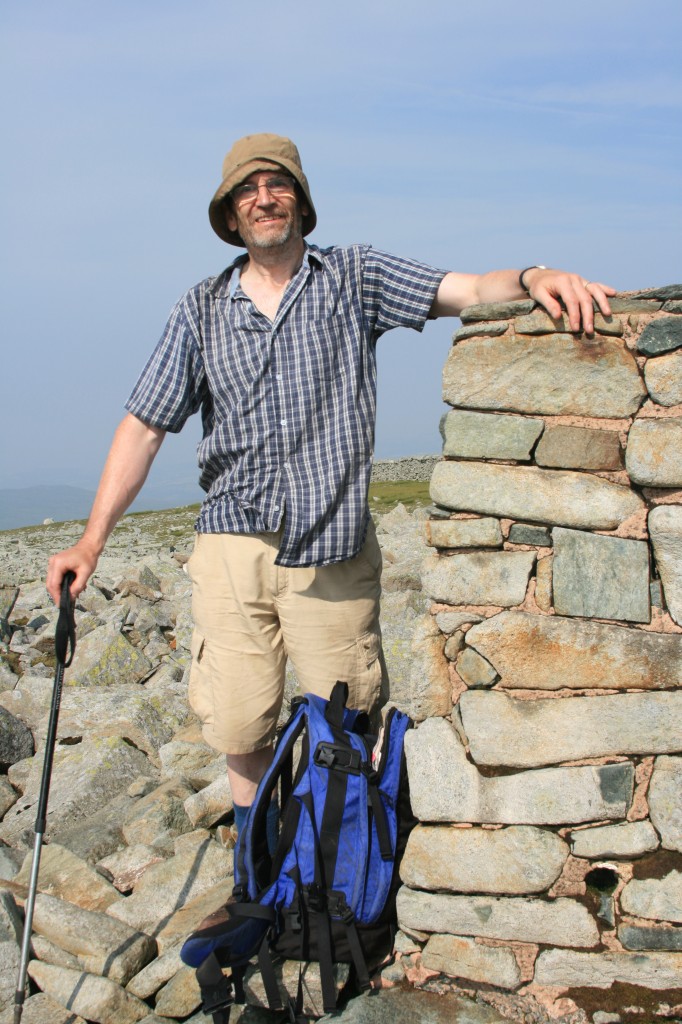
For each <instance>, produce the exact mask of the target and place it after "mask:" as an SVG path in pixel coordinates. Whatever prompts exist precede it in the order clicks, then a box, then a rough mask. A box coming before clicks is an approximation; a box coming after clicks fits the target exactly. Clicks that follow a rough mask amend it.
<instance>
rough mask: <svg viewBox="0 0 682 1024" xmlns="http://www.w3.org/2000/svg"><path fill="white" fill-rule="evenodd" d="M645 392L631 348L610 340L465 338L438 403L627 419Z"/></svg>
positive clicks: (445, 373)
mask: <svg viewBox="0 0 682 1024" xmlns="http://www.w3.org/2000/svg"><path fill="white" fill-rule="evenodd" d="M645 396H646V389H645V387H644V384H643V382H642V379H641V377H640V375H639V370H638V368H637V363H636V362H635V359H634V357H633V355H632V353H631V352H629V351H628V349H627V348H626V347H625V346H624V345H623V343H622V342H621V341H617V340H615V339H611V338H602V337H596V338H594V339H591V340H587V339H585V338H584V337H575V336H573V335H572V334H553V335H551V336H549V337H542V338H537V337H528V336H526V335H520V334H517V335H515V336H514V337H504V338H468V339H466V340H464V341H461V342H459V343H458V344H457V345H454V346H453V347H452V348H451V349H450V354H449V355H448V358H447V361H446V363H445V368H444V370H443V398H444V400H445V401H446V402H448V403H449V404H450V405H454V406H464V407H466V408H470V409H490V410H496V411H497V410H505V411H509V412H520V413H530V414H531V415H532V414H538V415H543V414H546V415H550V416H561V415H563V416H567V415H568V416H593V415H594V410H595V409H598V410H599V414H600V416H603V417H614V418H616V417H625V416H632V415H633V414H634V413H635V412H637V410H638V409H639V407H640V405H641V404H642V401H643V399H644V398H645Z"/></svg>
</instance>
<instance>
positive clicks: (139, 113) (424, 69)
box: [0, 0, 682, 498]
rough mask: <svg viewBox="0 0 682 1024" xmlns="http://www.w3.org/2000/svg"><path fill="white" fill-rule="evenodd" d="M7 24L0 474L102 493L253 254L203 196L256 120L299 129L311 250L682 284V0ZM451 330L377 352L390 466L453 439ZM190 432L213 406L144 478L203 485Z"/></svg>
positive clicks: (199, 1)
mask: <svg viewBox="0 0 682 1024" xmlns="http://www.w3.org/2000/svg"><path fill="white" fill-rule="evenodd" d="M0 17H1V19H2V20H1V26H2V31H1V33H0V35H1V36H2V51H3V52H2V53H0V58H1V59H0V69H1V70H0V76H1V80H0V87H1V89H2V95H3V97H4V99H5V110H4V112H3V122H2V123H3V135H4V142H5V145H4V147H3V149H4V153H5V156H4V159H3V163H2V174H3V178H4V182H3V188H2V190H1V193H2V195H1V200H0V210H1V217H2V221H1V224H0V229H1V230H2V237H3V246H2V249H3V252H2V261H3V266H2V276H1V280H2V287H3V292H4V294H3V300H2V305H3V313H4V315H3V352H4V356H3V368H4V372H3V384H4V386H3V389H2V402H1V403H0V430H1V431H2V438H3V442H4V443H3V445H2V446H0V449H1V450H0V487H21V486H28V485H33V484H37V483H49V484H51V483H65V484H73V485H77V486H84V487H94V485H95V484H96V481H97V478H98V475H99V470H100V467H101V463H102V460H103V457H104V454H105V452H106V450H107V448H108V444H109V441H110V438H111V435H112V433H113V430H114V428H115V426H116V423H117V422H118V420H119V418H120V416H121V415H122V408H123V402H124V401H125V399H126V397H127V395H128V393H129V391H130V389H131V387H132V385H133V384H134V382H135V379H136V377H137V375H138V373H139V371H140V369H141V367H142V365H143V364H144V362H145V361H146V358H147V355H148V354H149V352H150V351H151V349H152V348H153V346H154V344H155V343H156V341H157V339H158V337H159V335H160V333H161V330H162V328H163V324H164V322H165V319H166V316H167V314H168V311H169V309H170V307H171V306H172V304H173V303H174V302H175V300H176V299H177V298H178V297H179V296H180V294H182V292H183V291H184V290H185V289H186V288H188V287H189V286H190V285H192V284H194V283H195V282H197V281H198V280H200V279H201V278H203V277H205V276H207V275H209V274H212V273H215V272H217V271H219V270H220V269H221V268H222V267H223V266H224V265H225V264H226V263H227V262H229V260H230V259H231V258H232V256H233V254H234V253H235V252H236V250H234V249H232V248H231V247H229V246H226V245H225V244H224V243H222V242H220V240H219V239H218V238H217V237H216V236H215V235H214V234H213V232H212V231H211V229H210V226H209V223H208V218H207V206H208V201H209V199H210V197H211V195H212V193H213V191H214V189H215V188H216V187H217V185H218V183H219V180H220V166H221V162H222V158H223V155H224V153H225V151H226V150H227V149H228V148H229V146H230V145H231V143H232V141H233V140H234V139H235V138H238V137H239V136H241V135H243V134H246V133H249V132H257V131H274V132H278V133H281V134H285V135H289V136H291V137H292V138H293V139H294V140H295V141H296V143H297V144H298V146H299V149H300V151H301V154H302V157H303V162H304V166H305V169H306V172H307V175H308V178H309V181H310V184H311V189H312V194H313V197H314V200H315V205H316V207H317V212H318V227H317V229H316V231H315V233H314V234H313V235H312V236H311V240H312V241H315V242H317V243H318V244H322V245H327V244H332V243H339V244H344V243H349V242H369V243H371V244H373V245H375V246H377V247H380V248H384V249H387V250H389V251H392V252H396V253H399V254H402V255H406V256H414V257H416V258H419V259H423V260H425V261H426V262H429V263H432V264H434V265H436V266H441V267H444V268H447V269H455V270H463V271H476V272H479V271H484V270H487V269H492V268H496V267H504V266H518V267H523V266H526V265H529V264H532V263H545V264H548V265H553V266H562V267H567V268H569V269H577V270H579V271H580V272H581V273H583V274H584V275H586V276H587V277H589V278H591V279H596V280H604V281H607V282H609V283H611V284H613V285H615V286H616V287H617V288H619V289H631V288H639V287H645V286H647V285H651V284H663V283H671V282H673V281H679V280H681V279H682V269H681V268H680V259H679V249H680V243H679V239H680V234H681V228H682V223H681V221H682V217H681V216H680V206H681V200H680V197H681V194H682V193H681V189H680V185H681V183H682V182H681V179H682V152H681V150H682V146H681V144H680V124H681V123H682V118H681V114H682V109H681V108H682V73H681V71H680V58H679V45H680V43H679V41H680V39H681V38H682V5H680V4H679V2H677V0H666V2H657V0H652V2H650V3H649V4H648V5H647V6H646V8H645V7H643V6H642V5H641V4H639V3H637V4H636V3H634V2H630V0H621V2H619V3H615V2H611V0H604V2H600V0H593V2H591V3H587V2H584V0H576V2H574V3H572V4H570V5H565V4H548V3H546V2H535V0H530V2H526V3H521V4H518V3H517V4H510V3H508V2H501V0H479V2H478V3H477V4H475V5H474V4H473V3H467V4H464V3H456V2H454V0H424V2H422V3H421V4H418V5H415V4H413V3H409V4H408V3H405V2H404V0H394V2H391V3H388V2H384V0H377V2H372V0H364V2H362V3H360V2H358V0H345V2H344V3H343V4H333V5H332V4H324V3H321V2H320V0H317V2H315V3H313V2H309V0H302V2H298V0H291V2H290V3H289V4H287V5H284V4H282V3H274V2H271V0H258V3H251V4H249V3H233V2H231V0H222V2H214V0H193V2H192V3H191V4H190V3H189V2H187V0H185V2H184V3H179V2H176V0H164V2H163V3H161V2H157V0H148V2H143V3H140V2H139V0H138V2H136V3H133V2H131V0H117V2H116V3H110V2H107V0H104V2H100V3H92V2H90V3H85V2H80V0H62V2H60V3H59V4H55V3H53V2H49V3H48V2H45V0H28V2H26V3H22V4H20V3H18V2H8V0H2V3H1V4H0ZM455 326H456V323H455V322H452V321H446V320H441V321H439V322H436V323H433V324H430V325H428V326H427V328H426V330H425V331H424V333H423V334H422V335H418V334H415V333H414V332H393V333H392V334H388V335H386V336H384V338H383V339H382V340H381V342H380V383H379V416H378V424H377V456H378V457H396V456H399V455H406V454H415V453H425V452H435V451H437V450H438V449H439V445H440V439H439V435H438V420H439V417H440V413H441V410H442V405H441V399H440V376H441V369H442V366H443V363H444V361H445V357H446V355H447V350H448V347H449V344H450V338H451V334H452V330H453V328H454V327H455ZM197 440H198V422H191V423H190V424H188V426H187V427H186V428H185V430H184V431H183V433H182V434H181V435H180V436H179V437H173V438H168V439H167V441H166V442H165V444H164V447H163V448H162V451H161V454H160V455H159V457H158V459H157V465H156V466H155V468H154V470H153V477H152V479H151V482H152V483H153V482H156V483H168V482H171V481H175V480H177V481H185V482H186V481H190V480H192V479H193V478H194V477H195V476H196V473H195V455H194V449H195V445H196V442H197ZM198 497H199V491H198V490H197V498H198Z"/></svg>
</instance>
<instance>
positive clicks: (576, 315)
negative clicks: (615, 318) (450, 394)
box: [430, 267, 616, 334]
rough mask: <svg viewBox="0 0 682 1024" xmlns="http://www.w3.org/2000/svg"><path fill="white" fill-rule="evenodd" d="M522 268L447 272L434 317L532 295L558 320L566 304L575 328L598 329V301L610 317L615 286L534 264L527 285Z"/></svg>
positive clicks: (572, 325)
mask: <svg viewBox="0 0 682 1024" xmlns="http://www.w3.org/2000/svg"><path fill="white" fill-rule="evenodd" d="M519 276H520V271H518V270H493V271H491V272H490V273H489V274H457V273H449V274H446V275H445V277H444V278H443V280H442V281H441V283H440V285H439V287H438V292H437V293H436V298H435V299H434V301H433V305H432V306H431V313H430V315H431V316H432V317H439V316H459V314H460V313H461V311H462V310H463V309H464V308H465V307H466V306H474V305H478V304H480V303H487V302H508V301H510V300H514V299H523V298H526V296H528V295H530V297H531V298H532V299H534V300H535V301H536V302H538V303H539V304H540V305H541V306H544V308H545V309H546V310H547V312H548V313H549V315H550V316H551V317H553V318H554V319H557V318H558V317H559V316H561V313H562V304H563V306H564V307H565V308H566V311H567V313H568V321H569V324H570V327H571V330H572V331H580V330H582V331H584V332H585V333H586V334H591V333H592V331H593V330H594V304H593V303H594V302H596V303H597V306H598V307H599V309H600V310H601V312H602V313H603V314H604V316H609V315H610V313H611V307H610V306H609V300H608V296H609V295H615V294H616V290H615V288H611V287H610V286H609V285H606V284H599V283H598V282H596V281H587V280H586V279H585V278H584V277H581V275H580V274H571V273H569V272H567V271H565V270H551V269H544V268H541V267H531V268H530V269H528V270H525V271H524V272H523V284H524V285H525V288H523V287H522V286H521V283H520V281H519Z"/></svg>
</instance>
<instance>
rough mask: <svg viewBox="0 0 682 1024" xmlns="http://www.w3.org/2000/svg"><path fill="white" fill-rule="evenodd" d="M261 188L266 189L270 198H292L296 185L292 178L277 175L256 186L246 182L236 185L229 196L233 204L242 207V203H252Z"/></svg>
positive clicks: (253, 183)
mask: <svg viewBox="0 0 682 1024" xmlns="http://www.w3.org/2000/svg"><path fill="white" fill-rule="evenodd" d="M262 188H266V189H267V190H268V192H269V193H270V195H271V196H293V195H295V194H296V183H295V181H294V179H293V178H289V177H288V176H287V175H286V174H278V175H277V177H275V178H268V179H267V180H266V181H261V182H260V184H258V185H257V184H256V183H255V182H253V181H247V182H245V183H244V184H243V185H237V186H235V188H233V189H232V191H231V193H230V195H231V196H232V198H233V199H234V201H235V203H237V204H238V205H239V206H243V205H244V203H252V202H253V201H254V200H255V199H256V197H257V196H258V193H259V192H260V190H261V189H262Z"/></svg>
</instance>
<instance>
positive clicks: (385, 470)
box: [372, 455, 438, 483]
mask: <svg viewBox="0 0 682 1024" xmlns="http://www.w3.org/2000/svg"><path fill="white" fill-rule="evenodd" d="M436 462H438V456H437V455H407V456H406V457H405V458H402V459H377V460H376V462H375V463H374V465H373V466H372V483H378V482H380V481H381V482H383V481H390V482H394V481H400V480H430V479H431V474H432V473H433V467H434V466H435V464H436Z"/></svg>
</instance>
